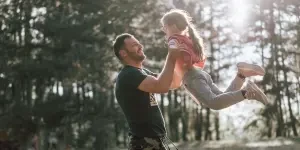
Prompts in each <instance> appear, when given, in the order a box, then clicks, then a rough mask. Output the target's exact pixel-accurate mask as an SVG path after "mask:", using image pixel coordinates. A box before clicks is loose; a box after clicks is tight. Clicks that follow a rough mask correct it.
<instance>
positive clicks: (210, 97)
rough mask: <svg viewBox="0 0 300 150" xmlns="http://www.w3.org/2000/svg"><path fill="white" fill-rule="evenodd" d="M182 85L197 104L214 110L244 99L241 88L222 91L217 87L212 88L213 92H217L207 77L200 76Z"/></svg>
mask: <svg viewBox="0 0 300 150" xmlns="http://www.w3.org/2000/svg"><path fill="white" fill-rule="evenodd" d="M184 86H185V88H186V89H187V90H188V91H189V93H190V94H191V95H192V97H193V99H194V100H195V101H196V102H197V103H198V104H200V103H203V104H204V105H206V106H207V107H209V108H211V109H215V110H220V109H223V108H227V107H229V106H231V105H234V104H236V103H238V102H240V101H242V100H244V99H245V98H244V96H243V94H242V92H241V90H238V91H234V92H227V93H223V92H221V91H220V90H219V89H218V88H214V92H216V93H217V94H215V93H214V92H213V91H212V89H211V87H210V86H209V84H208V81H207V79H205V78H203V77H202V76H199V77H194V78H193V79H190V80H188V81H187V82H185V85H184Z"/></svg>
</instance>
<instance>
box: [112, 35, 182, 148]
mask: <svg viewBox="0 0 300 150" xmlns="http://www.w3.org/2000/svg"><path fill="white" fill-rule="evenodd" d="M114 52H115V55H116V56H117V57H118V59H119V60H120V61H121V62H122V63H123V64H124V67H123V69H122V70H121V71H120V72H119V75H118V77H117V80H116V91H115V93H116V98H117V101H118V103H119V104H120V106H121V108H122V110H123V112H124V114H125V117H126V119H127V122H128V124H129V128H130V129H129V135H130V143H129V150H137V149H139V150H143V149H146V148H151V150H164V149H165V144H164V142H163V141H164V140H165V138H164V137H165V136H166V127H165V122H164V119H163V116H162V113H161V111H160V108H159V107H158V104H157V101H156V99H155V95H154V93H166V92H168V90H169V88H170V86H171V83H172V79H173V78H172V76H173V74H174V67H175V62H176V57H177V55H178V51H176V50H170V51H169V53H168V56H167V60H166V63H165V66H164V68H163V70H162V73H161V74H160V75H159V76H157V77H156V74H154V73H152V72H151V71H149V70H147V69H145V68H143V66H142V63H143V61H144V59H145V58H146V56H145V54H144V52H143V46H142V45H141V44H140V42H139V41H138V40H137V39H136V38H134V36H133V35H130V34H127V33H124V34H121V35H119V36H118V37H117V38H116V40H115V42H114Z"/></svg>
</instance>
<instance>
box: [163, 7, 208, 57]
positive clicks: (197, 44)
mask: <svg viewBox="0 0 300 150" xmlns="http://www.w3.org/2000/svg"><path fill="white" fill-rule="evenodd" d="M161 23H162V24H163V25H176V27H177V28H178V29H179V30H180V31H184V30H188V34H189V36H190V37H191V39H192V42H193V46H194V52H195V53H196V54H197V55H198V56H199V58H200V59H201V60H203V59H204V48H203V40H202V38H200V36H199V34H198V33H197V31H196V29H195V26H194V25H193V23H192V18H191V17H190V15H189V14H188V13H187V12H186V11H184V10H180V9H172V10H170V11H169V12H167V13H166V14H164V16H163V17H162V18H161Z"/></svg>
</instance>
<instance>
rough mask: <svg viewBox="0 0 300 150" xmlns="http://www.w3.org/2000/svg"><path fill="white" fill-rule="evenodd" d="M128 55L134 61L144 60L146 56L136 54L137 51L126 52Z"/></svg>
mask: <svg viewBox="0 0 300 150" xmlns="http://www.w3.org/2000/svg"><path fill="white" fill-rule="evenodd" d="M127 53H128V56H129V57H130V58H131V59H132V60H134V61H137V62H142V61H144V60H145V58H146V56H145V55H138V54H137V53H135V52H128V51H127Z"/></svg>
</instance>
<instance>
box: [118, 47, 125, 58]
mask: <svg viewBox="0 0 300 150" xmlns="http://www.w3.org/2000/svg"><path fill="white" fill-rule="evenodd" d="M119 54H120V56H121V57H122V58H124V57H126V56H127V53H126V51H125V50H122V49H121V50H120V52H119Z"/></svg>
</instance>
